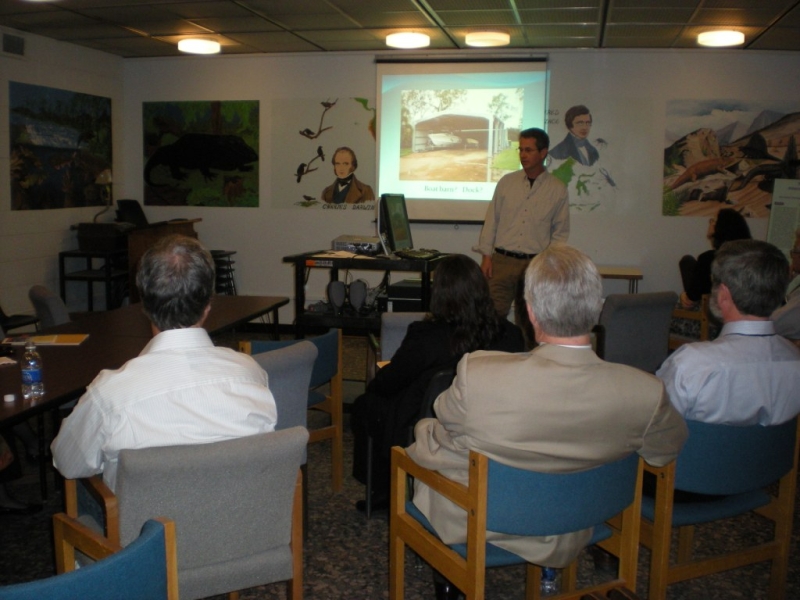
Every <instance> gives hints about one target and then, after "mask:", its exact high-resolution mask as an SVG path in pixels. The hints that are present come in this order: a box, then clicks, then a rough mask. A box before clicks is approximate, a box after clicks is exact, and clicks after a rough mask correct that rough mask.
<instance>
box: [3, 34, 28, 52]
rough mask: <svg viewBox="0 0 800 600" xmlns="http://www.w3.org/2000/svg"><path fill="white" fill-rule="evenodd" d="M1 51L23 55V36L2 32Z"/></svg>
mask: <svg viewBox="0 0 800 600" xmlns="http://www.w3.org/2000/svg"><path fill="white" fill-rule="evenodd" d="M3 53H4V54H13V55H14V56H25V38H24V37H20V36H18V35H11V34H10V33H4V34H3Z"/></svg>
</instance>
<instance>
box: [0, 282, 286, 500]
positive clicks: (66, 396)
mask: <svg viewBox="0 0 800 600" xmlns="http://www.w3.org/2000/svg"><path fill="white" fill-rule="evenodd" d="M288 303H289V298H287V297H284V296H214V298H213V299H212V301H211V312H210V313H209V316H208V319H207V320H206V322H205V324H204V327H205V329H206V330H207V331H208V333H209V334H210V335H211V336H212V337H214V336H217V335H220V334H222V333H226V332H228V331H231V330H235V329H236V328H237V327H240V326H242V325H244V324H245V323H248V322H250V321H253V320H254V319H257V318H259V317H262V316H263V315H265V314H267V313H272V319H271V320H272V325H273V327H274V330H273V331H274V335H275V336H277V332H278V309H279V308H280V307H282V306H285V305H286V304H288ZM58 333H83V334H89V335H88V337H87V338H86V339H85V340H84V341H83V342H82V343H81V344H79V345H77V346H67V345H41V346H39V347H38V350H39V353H40V354H41V356H42V363H43V370H42V374H43V380H44V388H45V394H44V396H43V397H41V398H33V399H28V400H26V399H24V398H23V397H22V386H21V377H22V375H21V372H20V366H19V362H20V361H21V359H22V355H23V353H24V352H25V348H24V346H21V345H20V346H16V345H15V346H10V348H11V352H12V356H11V358H14V359H16V361H17V364H7V365H2V366H0V395H2V396H3V397H4V398H5V395H6V394H14V400H13V402H5V401H3V402H0V428H2V429H7V428H8V427H12V426H14V425H15V424H17V423H20V422H23V421H26V420H27V419H29V418H31V417H37V418H38V419H39V423H38V426H39V431H40V432H42V431H43V425H44V419H43V415H44V413H46V412H47V411H50V410H52V409H56V408H58V407H59V406H61V405H62V404H65V403H67V402H70V401H72V400H76V399H77V398H80V396H81V395H82V394H83V392H84V391H85V390H86V386H87V385H89V383H91V382H92V380H93V379H94V378H95V377H96V376H97V374H98V373H99V372H100V371H102V370H103V369H117V368H119V367H121V366H122V365H123V364H125V362H127V361H128V360H130V359H131V358H134V357H135V356H137V355H138V354H139V353H140V352H141V351H142V349H143V348H144V347H145V346H146V345H147V343H148V342H149V341H150V339H151V338H152V331H151V328H150V321H149V320H148V319H147V317H146V316H145V315H144V313H143V312H142V308H141V305H140V304H131V305H128V306H123V307H121V308H117V309H114V310H109V311H105V312H97V313H87V314H85V315H83V316H81V317H79V318H77V319H76V320H74V321H71V322H69V323H65V324H63V325H58V326H56V327H50V328H47V329H44V330H42V331H39V332H36V334H34V335H49V334H58ZM4 348H6V349H7V348H9V346H8V345H6V346H4ZM39 444H40V447H39V454H40V456H45V450H46V448H45V442H44V436H42V435H40V436H39ZM44 462H45V461H44V460H42V461H40V465H42V468H44ZM43 472H44V471H43ZM42 495H43V496H45V495H46V480H44V479H43V481H42Z"/></svg>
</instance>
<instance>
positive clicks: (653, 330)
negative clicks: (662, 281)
mask: <svg viewBox="0 0 800 600" xmlns="http://www.w3.org/2000/svg"><path fill="white" fill-rule="evenodd" d="M677 302H678V295H677V294H676V293H675V292H654V293H650V294H611V295H609V296H608V298H606V301H605V302H604V303H603V311H602V312H601V313H600V322H599V325H600V326H601V327H602V335H599V336H598V342H599V343H598V348H597V354H598V356H600V357H601V358H602V359H603V360H607V361H609V362H614V363H620V364H623V365H630V366H632V367H636V368H637V369H641V370H643V371H647V372H648V373H655V372H656V371H657V370H658V368H659V367H660V366H661V363H662V362H664V359H665V358H667V353H668V351H669V324H670V321H671V319H672V310H673V309H674V308H675V304H676V303H677ZM600 340H602V342H600Z"/></svg>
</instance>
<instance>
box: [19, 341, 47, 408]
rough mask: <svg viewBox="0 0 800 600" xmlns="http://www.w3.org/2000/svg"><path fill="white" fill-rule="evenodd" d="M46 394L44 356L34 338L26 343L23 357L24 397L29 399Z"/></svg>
mask: <svg viewBox="0 0 800 600" xmlns="http://www.w3.org/2000/svg"><path fill="white" fill-rule="evenodd" d="M40 396H44V382H43V381H42V357H41V356H39V352H38V351H37V350H36V344H34V343H33V340H28V341H27V342H26V343H25V355H24V356H23V359H22V397H23V398H25V399H26V400H27V399H30V398H39V397H40Z"/></svg>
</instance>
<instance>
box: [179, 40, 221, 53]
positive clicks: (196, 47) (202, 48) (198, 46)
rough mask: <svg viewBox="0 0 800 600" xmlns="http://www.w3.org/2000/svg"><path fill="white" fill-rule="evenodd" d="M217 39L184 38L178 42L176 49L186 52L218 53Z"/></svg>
mask: <svg viewBox="0 0 800 600" xmlns="http://www.w3.org/2000/svg"><path fill="white" fill-rule="evenodd" d="M219 49H220V45H219V42H218V41H217V40H210V39H208V38H186V39H183V40H181V41H179V42H178V50H180V51H181V52H187V53H188V54H219Z"/></svg>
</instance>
